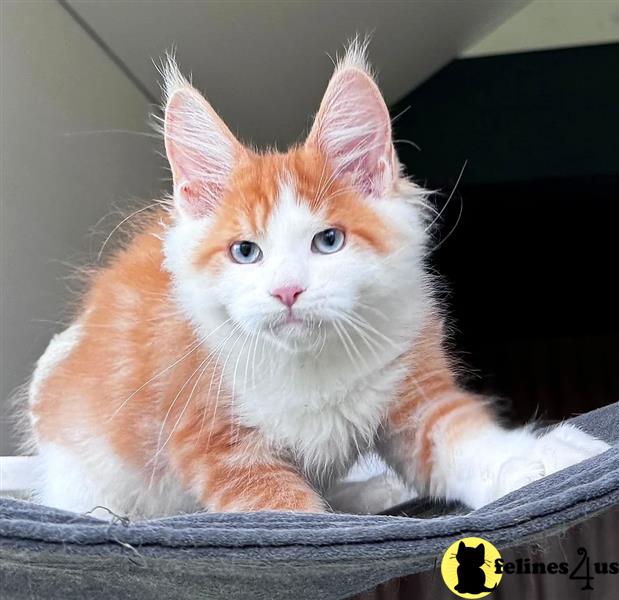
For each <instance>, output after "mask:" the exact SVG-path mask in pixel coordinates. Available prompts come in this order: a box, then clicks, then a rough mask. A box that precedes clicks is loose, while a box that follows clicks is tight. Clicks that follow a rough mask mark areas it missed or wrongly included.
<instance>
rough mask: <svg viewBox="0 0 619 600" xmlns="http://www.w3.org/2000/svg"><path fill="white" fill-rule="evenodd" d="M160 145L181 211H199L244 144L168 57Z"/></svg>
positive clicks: (222, 186)
mask: <svg viewBox="0 0 619 600" xmlns="http://www.w3.org/2000/svg"><path fill="white" fill-rule="evenodd" d="M163 74H164V86H165V87H164V90H165V118H164V128H163V129H164V139H165V149H166V154H167V157H168V161H169V163H170V167H171V169H172V177H173V181H174V203H175V205H176V207H177V208H178V210H179V211H180V213H181V214H182V215H184V216H189V217H201V216H204V215H206V214H209V212H210V211H212V210H213V208H214V207H215V206H216V205H217V203H218V202H219V201H220V200H221V198H222V196H223V194H224V192H225V190H226V186H227V184H228V180H229V177H230V174H231V173H232V169H233V168H234V164H235V162H236V161H237V160H238V158H239V155H240V154H241V153H242V152H243V151H244V148H243V146H242V145H241V144H240V142H238V141H237V139H236V138H235V137H234V135H233V134H232V132H231V131H230V130H229V129H228V127H227V126H226V124H225V123H224V122H223V121H222V120H221V119H220V118H219V116H218V115H217V113H216V112H215V111H214V110H213V107H212V106H211V105H210V104H209V103H208V102H207V101H206V100H205V99H204V97H203V96H202V95H201V94H200V93H199V92H198V91H197V90H196V89H195V88H194V87H192V86H191V84H190V83H189V82H188V81H187V80H186V79H185V78H184V77H183V76H182V75H181V74H180V71H179V70H178V67H177V66H176V63H175V62H174V60H173V59H171V58H169V59H168V61H167V63H166V65H165V67H164V71H163Z"/></svg>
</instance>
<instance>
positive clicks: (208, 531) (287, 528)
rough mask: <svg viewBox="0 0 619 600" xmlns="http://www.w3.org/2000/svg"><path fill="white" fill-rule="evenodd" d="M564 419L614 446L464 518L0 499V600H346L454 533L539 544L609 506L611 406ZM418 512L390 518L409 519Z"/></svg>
mask: <svg viewBox="0 0 619 600" xmlns="http://www.w3.org/2000/svg"><path fill="white" fill-rule="evenodd" d="M572 422H573V423H575V424H578V425H579V426H581V427H582V428H583V429H584V430H586V431H588V432H590V433H592V434H594V435H596V436H598V437H600V438H601V439H604V440H605V441H607V442H609V443H610V444H612V445H613V447H612V448H611V449H610V450H608V451H607V452H605V453H604V454H602V455H599V456H596V457H594V458H592V459H590V460H588V461H585V462H583V463H580V464H578V465H574V466H573V467H570V468H568V469H565V470H564V471H561V472H559V473H555V474H554V475H551V476H549V477H546V478H544V479H542V480H540V481H537V482H535V483H532V484H530V485H528V486H526V487H524V488H521V489H520V490H517V491H515V492H513V493H511V494H509V495H507V496H505V497H503V498H501V499H499V500H498V501H496V502H494V503H492V504H490V505H488V506H485V507H483V508H480V509H478V510H475V511H472V512H468V513H466V514H462V513H461V511H456V513H458V512H459V513H460V514H446V515H441V516H434V517H430V518H419V516H416V517H415V516H412V517H411V516H408V517H402V516H356V515H343V514H324V515H301V514H289V513H288V514H287V513H247V514H208V513H199V514H193V515H184V516H178V517H169V518H165V519H157V520H152V521H142V522H139V523H128V522H125V521H121V520H118V519H116V520H114V521H112V522H111V523H110V522H105V521H101V520H99V519H95V518H93V517H88V516H80V515H76V514H73V513H67V512H63V511H59V510H55V509H50V508H46V507H43V506H38V505H35V504H31V503H27V502H21V501H17V500H9V499H2V500H0V590H1V591H2V597H3V598H7V599H8V598H58V599H63V600H69V599H72V598H76V599H77V598H79V599H80V600H81V599H83V598H95V599H98V598H101V599H103V598H105V599H106V600H107V599H110V598H134V599H143V598H144V599H154V598H175V599H185V598H209V599H211V598H226V599H231V598H252V599H261V598H268V599H269V600H274V599H278V598H295V599H298V600H301V599H303V600H305V599H313V598H320V599H328V598H347V597H350V596H351V595H353V594H355V593H358V592H361V591H363V590H366V589H369V588H371V587H373V586H375V585H377V584H379V583H381V582H384V581H387V580H389V579H392V578H394V577H398V576H402V575H407V574H411V573H416V572H418V571H422V570H426V569H428V568H431V567H432V566H433V565H434V562H435V560H436V559H440V557H441V555H442V553H443V552H444V551H445V549H446V548H447V546H449V545H450V543H452V542H453V541H454V540H456V539H458V538H460V537H463V536H469V535H476V536H481V537H484V538H486V539H488V540H490V541H491V542H493V543H494V544H495V545H496V546H497V547H498V548H499V549H503V548H506V547H509V546H513V545H516V544H522V543H526V542H529V541H535V540H539V539H541V538H543V537H545V536H547V535H550V534H553V533H556V532H557V531H561V530H564V529H567V528H568V527H569V526H571V525H573V524H575V523H576V522H579V521H583V520H586V519H588V518H590V517H592V516H594V515H596V514H598V513H600V512H602V511H604V510H606V509H608V508H610V507H612V506H613V505H616V504H617V503H618V501H619V448H618V446H617V443H618V442H619V403H615V404H612V405H609V406H606V407H604V408H602V409H599V410H596V411H593V412H591V413H588V414H585V415H581V416H579V417H576V418H575V419H573V420H572ZM420 506H421V504H419V503H418V504H411V505H409V506H402V507H397V509H395V510H394V511H392V512H394V513H395V514H409V515H419V514H421V512H420V511H421V509H420ZM609 535H610V534H609Z"/></svg>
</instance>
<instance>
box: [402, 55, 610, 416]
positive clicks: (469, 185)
mask: <svg viewBox="0 0 619 600" xmlns="http://www.w3.org/2000/svg"><path fill="white" fill-rule="evenodd" d="M618 66H619V44H608V45H600V46H589V47H580V48H568V49H562V50H551V51H537V52H525V53H518V54H508V55H501V56H493V57H487V58H474V59H461V60H456V61H454V62H452V63H451V64H450V65H448V66H447V67H446V68H444V69H443V70H442V71H440V72H439V73H438V74H436V75H435V76H434V77H432V78H431V79H430V80H428V81H427V82H426V83H425V84H423V85H422V86H421V87H419V88H417V89H416V90H415V91H413V92H412V93H410V94H409V95H407V96H406V97H405V98H403V99H402V101H400V102H398V103H397V104H396V105H395V106H393V107H392V115H393V117H396V118H395V122H394V129H395V138H396V139H398V140H403V141H400V142H397V144H396V146H397V149H398V154H399V156H400V159H401V160H402V161H403V163H404V164H405V166H406V170H407V172H408V173H409V174H410V175H413V177H414V178H415V179H416V180H417V181H419V182H420V183H421V184H424V185H425V186H427V187H429V188H431V189H438V190H440V193H439V194H437V195H436V196H435V198H434V203H435V206H436V208H437V209H438V210H439V211H442V214H441V217H440V219H439V220H438V221H437V222H436V223H435V225H434V226H433V228H432V233H433V246H434V247H435V251H433V253H432V257H431V266H432V267H433V268H435V269H436V270H437V271H439V272H440V273H441V276H442V280H443V282H444V283H445V284H446V289H447V290H448V293H447V294H446V301H447V304H448V306H449V309H450V314H451V322H452V324H453V325H454V326H455V347H456V348H457V353H456V354H457V356H458V357H459V358H460V359H461V361H462V363H463V365H464V374H465V379H466V380H467V382H468V385H469V386H471V387H472V388H474V389H476V390H479V391H483V392H485V393H491V394H494V395H496V396H499V397H502V398H508V399H510V403H509V404H508V405H507V406H508V407H510V406H511V408H508V409H507V414H508V415H510V416H511V417H514V418H516V419H517V420H518V421H522V420H527V419H529V418H531V417H533V416H534V415H535V414H537V416H538V417H542V418H546V419H558V418H562V417H566V416H569V415H570V414H573V413H576V412H584V411H587V410H590V409H592V408H595V407H597V406H602V405H604V404H607V403H610V402H614V401H616V400H617V399H618V398H619V326H618V325H619V319H618V317H617V306H618V305H619V303H618V293H617V291H616V280H617V256H618V253H617V233H616V231H617V225H618V223H617V221H618V217H619V208H618V207H619V192H618V190H619V125H618V117H619V115H618V113H619V68H617V67H618ZM409 107H410V108H409ZM403 111H405V112H403ZM398 115H399V116H398ZM410 142H413V143H414V144H416V145H417V146H418V148H415V147H414V146H413V145H412V144H411V143H410ZM463 168H464V171H463V173H462V177H461V178H460V181H459V183H458V185H457V186H456V182H457V181H458V177H459V175H460V172H461V170H462V169H463ZM454 186H455V189H454Z"/></svg>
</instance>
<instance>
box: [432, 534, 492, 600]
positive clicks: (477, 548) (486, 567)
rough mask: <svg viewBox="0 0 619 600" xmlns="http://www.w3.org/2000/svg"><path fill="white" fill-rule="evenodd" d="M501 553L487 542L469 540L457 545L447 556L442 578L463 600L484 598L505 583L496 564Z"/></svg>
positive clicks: (451, 548)
mask: <svg viewBox="0 0 619 600" xmlns="http://www.w3.org/2000/svg"><path fill="white" fill-rule="evenodd" d="M497 558H501V555H500V554H499V551H498V550H497V549H496V548H495V547H494V546H493V545H492V544H491V543H490V542H487V541H486V540H484V539H482V538H478V537H467V538H463V539H461V540H458V541H457V542H454V543H453V544H452V545H451V546H449V548H447V551H446V552H445V554H444V555H443V560H442V562H441V575H442V576H443V581H444V582H445V585H446V586H447V587H448V588H449V589H450V590H451V591H452V592H453V593H454V594H456V596H460V597H461V598H483V597H484V596H487V595H488V594H490V593H491V592H493V591H494V590H495V589H496V587H497V586H498V585H499V582H500V581H501V577H502V574H501V573H496V572H495V568H494V561H495V560H496V559H497Z"/></svg>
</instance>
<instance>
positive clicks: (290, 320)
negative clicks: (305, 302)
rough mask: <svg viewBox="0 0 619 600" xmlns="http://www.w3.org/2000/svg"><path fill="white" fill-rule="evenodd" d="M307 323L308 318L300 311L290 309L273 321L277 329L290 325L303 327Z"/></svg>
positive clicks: (274, 327)
mask: <svg viewBox="0 0 619 600" xmlns="http://www.w3.org/2000/svg"><path fill="white" fill-rule="evenodd" d="M304 325H306V320H305V319H304V318H303V316H302V315H300V314H299V313H298V312H296V311H293V310H289V311H288V312H287V313H285V314H284V315H283V316H281V317H280V318H279V319H277V321H275V323H273V329H274V330H275V331H277V330H280V329H287V328H290V327H302V326H304Z"/></svg>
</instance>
